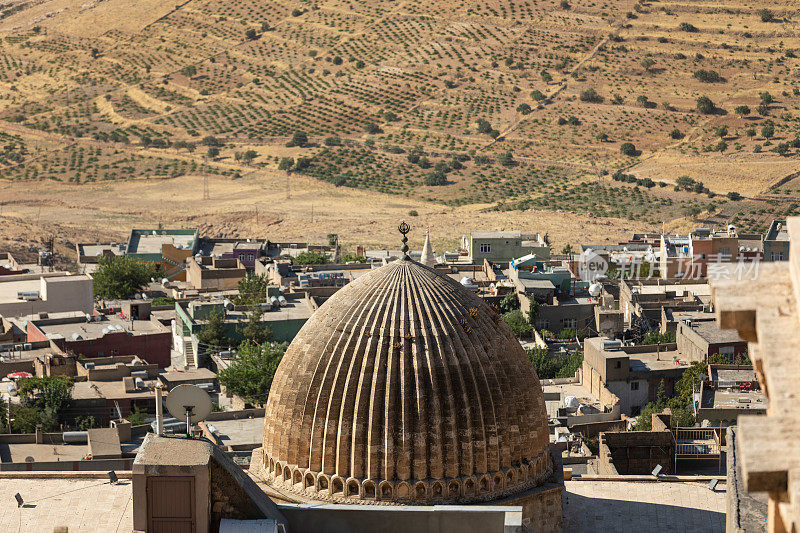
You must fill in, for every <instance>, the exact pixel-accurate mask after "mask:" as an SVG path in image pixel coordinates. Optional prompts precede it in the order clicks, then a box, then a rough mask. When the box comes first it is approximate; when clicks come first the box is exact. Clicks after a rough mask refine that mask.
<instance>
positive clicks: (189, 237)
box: [126, 229, 197, 254]
mask: <svg viewBox="0 0 800 533" xmlns="http://www.w3.org/2000/svg"><path fill="white" fill-rule="evenodd" d="M196 243H197V230H193V229H173V230H164V229H162V230H156V229H154V230H148V229H134V230H131V235H130V238H129V239H128V248H127V250H126V253H128V254H160V253H161V247H162V246H163V245H164V244H171V245H173V246H175V247H176V248H179V249H186V250H191V249H193V248H194V246H195V245H196Z"/></svg>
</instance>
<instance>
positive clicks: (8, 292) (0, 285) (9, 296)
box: [0, 277, 42, 303]
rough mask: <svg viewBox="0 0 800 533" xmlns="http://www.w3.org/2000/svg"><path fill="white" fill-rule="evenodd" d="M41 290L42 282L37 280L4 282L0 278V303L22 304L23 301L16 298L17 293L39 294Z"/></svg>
mask: <svg viewBox="0 0 800 533" xmlns="http://www.w3.org/2000/svg"><path fill="white" fill-rule="evenodd" d="M41 288H42V282H41V280H40V279H39V278H35V279H25V280H17V281H10V280H9V281H6V280H4V279H3V278H2V277H0V303H4V302H22V301H23V300H20V299H19V298H17V292H22V291H25V292H39V291H40V290H41Z"/></svg>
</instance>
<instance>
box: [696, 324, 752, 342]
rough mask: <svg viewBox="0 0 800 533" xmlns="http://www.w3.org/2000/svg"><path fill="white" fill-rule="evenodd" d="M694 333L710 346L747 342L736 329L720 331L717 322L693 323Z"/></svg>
mask: <svg viewBox="0 0 800 533" xmlns="http://www.w3.org/2000/svg"><path fill="white" fill-rule="evenodd" d="M692 331H694V332H695V333H697V334H698V335H700V337H702V338H703V340H705V341H706V342H708V343H709V344H726V343H733V342H745V341H744V339H742V338H741V337H740V336H739V334H738V333H737V332H736V330H735V329H720V327H719V326H718V325H717V322H716V320H703V321H699V322H697V321H695V322H692Z"/></svg>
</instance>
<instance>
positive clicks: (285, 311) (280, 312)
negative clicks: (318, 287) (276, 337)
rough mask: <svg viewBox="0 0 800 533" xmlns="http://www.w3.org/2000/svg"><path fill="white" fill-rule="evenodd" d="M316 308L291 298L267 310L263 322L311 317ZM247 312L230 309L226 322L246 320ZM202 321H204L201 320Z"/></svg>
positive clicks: (304, 301) (303, 301) (262, 318)
mask: <svg viewBox="0 0 800 533" xmlns="http://www.w3.org/2000/svg"><path fill="white" fill-rule="evenodd" d="M312 314H314V310H313V309H311V306H310V305H309V304H308V303H307V302H306V300H305V299H302V300H289V301H288V303H287V304H286V305H283V306H281V307H279V308H277V309H276V308H273V309H272V310H271V311H265V312H264V314H263V315H261V321H262V322H280V321H283V320H300V319H304V318H305V319H308V318H311V315H312ZM246 319H247V314H246V313H245V312H244V311H228V312H227V313H226V314H225V322H239V321H241V320H246ZM200 322H202V321H200Z"/></svg>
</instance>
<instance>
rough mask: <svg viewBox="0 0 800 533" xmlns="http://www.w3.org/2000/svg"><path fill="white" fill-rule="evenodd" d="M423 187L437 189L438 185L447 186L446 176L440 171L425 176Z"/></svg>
mask: <svg viewBox="0 0 800 533" xmlns="http://www.w3.org/2000/svg"><path fill="white" fill-rule="evenodd" d="M425 185H429V186H433V187H438V186H440V185H447V174H445V173H444V172H442V171H441V170H434V171H433V172H431V173H430V174H428V175H427V176H425Z"/></svg>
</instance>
